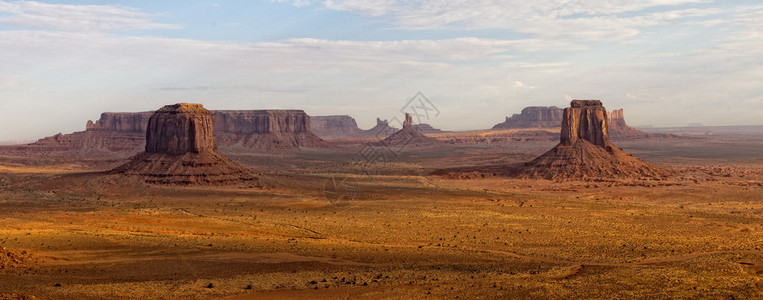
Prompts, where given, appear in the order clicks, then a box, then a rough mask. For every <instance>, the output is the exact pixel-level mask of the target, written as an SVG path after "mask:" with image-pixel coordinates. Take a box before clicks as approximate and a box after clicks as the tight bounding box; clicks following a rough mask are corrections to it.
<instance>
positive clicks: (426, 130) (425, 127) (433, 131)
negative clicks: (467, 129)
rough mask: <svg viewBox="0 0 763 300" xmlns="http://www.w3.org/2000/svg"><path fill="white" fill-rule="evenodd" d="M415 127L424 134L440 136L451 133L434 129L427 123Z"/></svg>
mask: <svg viewBox="0 0 763 300" xmlns="http://www.w3.org/2000/svg"><path fill="white" fill-rule="evenodd" d="M413 127H416V129H418V130H419V132H421V133H423V134H425V135H426V134H440V133H449V132H451V131H444V130H441V129H437V128H434V127H432V125H429V124H427V123H421V124H415V125H413Z"/></svg>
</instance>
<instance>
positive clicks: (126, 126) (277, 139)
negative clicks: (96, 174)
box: [12, 110, 330, 157]
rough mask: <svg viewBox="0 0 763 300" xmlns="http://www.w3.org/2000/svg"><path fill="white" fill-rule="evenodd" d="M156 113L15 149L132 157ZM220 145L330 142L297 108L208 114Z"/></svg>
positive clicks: (253, 147)
mask: <svg viewBox="0 0 763 300" xmlns="http://www.w3.org/2000/svg"><path fill="white" fill-rule="evenodd" d="M153 114H154V112H136V113H111V112H107V113H103V114H101V118H100V119H99V120H97V121H96V122H93V121H88V122H87V125H86V130H85V131H79V132H75V133H72V134H60V133H59V134H57V135H54V136H51V137H46V138H42V139H40V140H37V141H36V142H34V143H31V144H29V145H23V146H15V147H13V148H12V150H13V151H19V152H36V153H38V152H42V153H55V152H65V153H67V154H70V155H72V154H73V155H82V156H99V155H101V156H110V157H113V156H117V157H118V156H125V157H127V156H130V155H134V154H135V153H139V152H140V151H142V150H143V148H144V147H145V146H146V137H145V133H146V128H147V127H148V121H149V118H151V116H152V115H153ZM212 117H213V118H214V119H215V121H216V123H217V126H216V127H215V132H214V134H215V137H216V138H217V141H218V145H219V146H220V147H223V148H233V149H237V150H240V151H271V152H272V151H281V150H286V149H300V148H323V147H329V146H330V144H329V143H327V142H326V141H324V140H323V139H321V138H319V137H318V136H316V135H315V134H313V133H312V132H311V131H310V117H309V116H308V115H307V114H306V113H305V112H304V111H301V110H224V111H212Z"/></svg>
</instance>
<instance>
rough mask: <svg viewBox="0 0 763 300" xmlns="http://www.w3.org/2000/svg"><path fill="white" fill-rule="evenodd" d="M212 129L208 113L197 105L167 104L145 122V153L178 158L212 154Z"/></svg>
mask: <svg viewBox="0 0 763 300" xmlns="http://www.w3.org/2000/svg"><path fill="white" fill-rule="evenodd" d="M214 128H215V126H214V119H212V114H211V113H210V112H209V111H208V110H206V109H204V108H203V107H202V106H201V104H188V103H180V104H175V105H167V106H165V107H162V108H161V109H159V110H157V111H156V112H155V113H154V115H153V116H151V119H149V121H148V130H147V131H146V152H148V153H166V154H175V155H181V154H185V153H188V152H193V153H201V152H204V151H216V150H217V144H216V143H215V136H214Z"/></svg>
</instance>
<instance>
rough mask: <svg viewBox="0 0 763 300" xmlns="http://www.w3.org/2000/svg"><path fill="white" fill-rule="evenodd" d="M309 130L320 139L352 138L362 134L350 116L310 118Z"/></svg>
mask: <svg viewBox="0 0 763 300" xmlns="http://www.w3.org/2000/svg"><path fill="white" fill-rule="evenodd" d="M310 129H311V130H312V132H313V133H315V135H317V136H319V137H321V138H354V137H360V136H361V135H362V134H363V130H361V129H360V128H358V123H357V122H356V121H355V119H354V118H352V117H350V116H316V117H311V118H310Z"/></svg>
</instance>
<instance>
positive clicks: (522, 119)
mask: <svg viewBox="0 0 763 300" xmlns="http://www.w3.org/2000/svg"><path fill="white" fill-rule="evenodd" d="M562 113H563V110H562V109H561V108H558V107H556V106H548V107H546V106H529V107H525V108H524V109H522V112H521V113H519V114H514V115H512V116H511V117H506V120H505V121H504V122H503V123H498V124H496V125H495V126H493V129H494V130H498V129H514V128H554V127H559V123H560V122H561V121H562V117H563V116H562Z"/></svg>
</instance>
